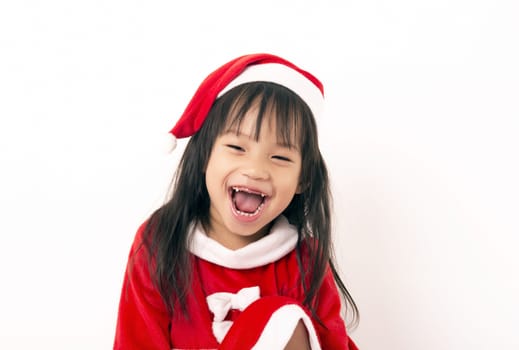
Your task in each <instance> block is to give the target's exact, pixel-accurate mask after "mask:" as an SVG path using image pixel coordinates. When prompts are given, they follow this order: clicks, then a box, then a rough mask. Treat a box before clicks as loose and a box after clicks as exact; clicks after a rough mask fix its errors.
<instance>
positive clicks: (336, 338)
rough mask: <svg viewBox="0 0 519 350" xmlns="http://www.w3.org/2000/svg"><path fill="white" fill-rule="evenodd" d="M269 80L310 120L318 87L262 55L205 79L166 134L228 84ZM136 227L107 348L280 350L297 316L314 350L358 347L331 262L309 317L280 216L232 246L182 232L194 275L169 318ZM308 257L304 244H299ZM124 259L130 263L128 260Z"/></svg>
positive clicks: (191, 128)
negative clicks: (296, 100)
mask: <svg viewBox="0 0 519 350" xmlns="http://www.w3.org/2000/svg"><path fill="white" fill-rule="evenodd" d="M251 81H269V82H274V83H278V84H280V85H283V86H285V87H287V88H289V89H291V90H292V91H294V92H295V93H296V94H298V95H299V96H300V97H301V98H302V99H303V100H304V101H305V102H306V103H307V105H308V106H309V107H310V109H311V110H312V113H313V114H314V116H315V117H317V116H318V115H319V113H320V111H321V106H322V102H323V101H322V100H323V88H322V85H321V83H320V82H319V80H317V79H316V78H315V77H314V76H312V75H311V74H310V73H308V72H306V71H304V70H301V69H300V68H298V67H296V66H295V65H293V64H292V63H290V62H288V61H286V60H284V59H282V58H280V57H277V56H274V55H269V54H254V55H246V56H242V57H239V58H237V59H235V60H233V61H231V62H229V63H227V64H225V65H224V66H222V67H220V68H219V69H217V70H216V71H214V72H213V73H212V74H211V75H209V76H208V77H207V78H206V79H205V80H204V82H202V84H201V85H200V87H199V89H198V90H197V92H196V93H195V95H194V96H193V98H192V100H191V102H190V103H189V104H188V106H187V108H186V110H185V112H184V114H183V115H182V117H181V118H180V120H179V121H178V122H177V124H176V125H175V127H174V128H173V129H172V130H171V132H170V133H171V134H172V135H173V136H175V137H177V138H178V137H189V136H192V135H193V134H194V133H196V132H197V131H198V130H199V129H200V127H201V126H202V124H203V122H204V120H205V117H206V116H207V113H208V111H209V109H210V108H211V106H212V104H213V102H214V100H215V99H216V98H218V97H219V96H221V95H222V94H224V93H225V92H226V91H228V90H229V89H231V88H232V87H234V86H237V85H240V84H243V83H246V82H251ZM145 225H146V224H143V225H142V226H141V227H140V229H139V230H138V232H137V235H136V237H135V240H134V242H133V245H132V249H131V251H130V256H129V259H131V260H129V264H128V268H127V270H126V274H125V278H124V283H123V289H122V293H121V299H120V305H119V314H118V320H117V329H116V337H115V343H114V349H124V350H131V349H139V350H143V349H164V350H167V349H185V350H187V349H206V350H208V349H220V350H231V349H239V350H248V349H256V350H282V349H284V347H285V346H286V345H287V343H288V341H289V339H290V337H291V336H292V334H293V332H294V330H295V328H296V326H297V325H298V323H299V322H300V321H302V322H303V324H304V326H305V328H306V331H307V334H308V339H309V343H310V346H311V349H312V350H317V349H326V350H328V349H330V350H341V349H343V350H356V349H357V347H356V346H355V344H354V343H353V342H352V340H351V339H350V338H349V336H348V334H347V332H346V327H345V324H344V320H343V319H342V317H341V299H340V296H339V293H338V289H337V287H336V285H335V281H334V278H333V274H332V271H331V269H330V268H329V267H328V268H327V270H326V274H325V277H324V280H323V282H322V285H321V286H320V288H319V291H318V292H317V294H316V298H317V300H316V303H315V304H314V305H315V314H314V315H313V314H312V313H311V312H310V310H309V309H308V308H307V307H306V306H305V305H303V300H304V299H305V292H304V290H303V287H302V285H303V283H302V281H301V274H300V269H299V262H298V258H297V253H296V245H297V242H298V232H297V230H296V228H295V227H294V226H293V225H291V224H290V223H289V222H288V220H287V219H286V218H285V217H284V216H280V217H278V218H277V219H276V220H275V222H274V224H273V225H272V228H271V230H270V232H269V234H267V235H266V236H264V237H262V238H260V239H259V240H257V241H255V242H253V243H250V244H248V245H246V246H244V247H242V248H240V249H237V250H231V249H228V248H226V247H224V246H223V245H221V244H220V243H218V242H217V241H215V240H213V239H211V238H210V237H208V236H207V235H206V233H205V232H204V229H203V227H202V225H201V224H198V223H193V224H192V226H191V228H190V232H189V238H190V239H189V242H190V245H189V252H190V263H191V264H192V265H191V266H192V269H191V270H192V278H191V280H190V283H191V285H190V288H189V289H188V290H189V291H190V292H189V294H188V295H187V296H186V300H185V307H186V309H187V311H188V312H187V313H188V317H185V315H184V314H183V313H182V312H181V311H180V310H179V311H178V312H175V313H174V314H173V315H171V314H170V313H169V312H168V311H167V308H166V306H165V303H164V301H163V299H162V297H161V295H160V293H159V291H158V290H157V289H156V288H155V285H154V284H153V282H152V277H151V275H150V269H149V259H148V256H147V254H148V251H147V249H145V248H144V247H143V245H142V239H143V237H142V236H143V232H144V228H145ZM300 252H301V256H305V254H306V252H307V247H306V246H305V245H304V244H302V245H301V247H300ZM130 261H131V264H130Z"/></svg>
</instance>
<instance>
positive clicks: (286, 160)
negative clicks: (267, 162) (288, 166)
mask: <svg viewBox="0 0 519 350" xmlns="http://www.w3.org/2000/svg"><path fill="white" fill-rule="evenodd" d="M272 159H277V160H281V161H283V162H291V161H292V160H291V159H290V158H287V157H283V156H272Z"/></svg>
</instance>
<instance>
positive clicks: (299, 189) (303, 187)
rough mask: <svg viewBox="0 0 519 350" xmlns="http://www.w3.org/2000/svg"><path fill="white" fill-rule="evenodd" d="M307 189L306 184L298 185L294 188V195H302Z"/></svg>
mask: <svg viewBox="0 0 519 350" xmlns="http://www.w3.org/2000/svg"><path fill="white" fill-rule="evenodd" d="M307 188H308V185H307V184H302V183H299V185H297V188H296V194H301V193H303V192H304V191H306V189H307Z"/></svg>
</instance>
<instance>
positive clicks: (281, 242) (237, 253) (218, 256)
mask: <svg viewBox="0 0 519 350" xmlns="http://www.w3.org/2000/svg"><path fill="white" fill-rule="evenodd" d="M190 235H191V244H190V247H189V250H190V252H191V253H193V254H194V255H196V256H197V257H199V258H201V259H203V260H207V261H209V262H212V263H214V264H217V265H220V266H223V267H227V268H231V269H250V268H253V267H258V266H263V265H266V264H269V263H271V262H274V261H276V260H278V259H280V258H282V257H284V256H285V255H287V254H288V253H289V252H290V251H292V250H293V249H294V248H295V246H296V244H297V230H296V228H295V227H294V226H293V225H290V224H289V223H288V220H287V219H286V218H285V217H284V216H280V217H279V218H277V219H276V221H275V222H274V225H273V226H272V229H271V230H270V233H269V234H268V235H266V236H265V237H263V238H261V239H259V240H257V241H256V242H253V243H250V244H248V245H246V246H245V247H243V248H240V249H237V250H231V249H228V248H226V247H224V246H223V245H221V244H220V243H218V242H217V241H215V240H214V239H212V238H209V237H208V236H207V235H206V233H205V232H204V230H203V228H202V225H195V226H194V229H193V230H192V231H191V233H190Z"/></svg>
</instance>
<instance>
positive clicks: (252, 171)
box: [242, 162, 270, 180]
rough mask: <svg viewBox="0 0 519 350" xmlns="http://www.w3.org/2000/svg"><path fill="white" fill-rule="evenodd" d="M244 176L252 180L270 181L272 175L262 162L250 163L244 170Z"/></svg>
mask: <svg viewBox="0 0 519 350" xmlns="http://www.w3.org/2000/svg"><path fill="white" fill-rule="evenodd" d="M242 175H244V176H245V177H248V178H249V179H251V180H268V179H270V173H269V171H268V169H267V168H266V167H264V166H262V165H261V163H260V162H249V163H248V164H246V165H245V166H244V167H243V169H242Z"/></svg>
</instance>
